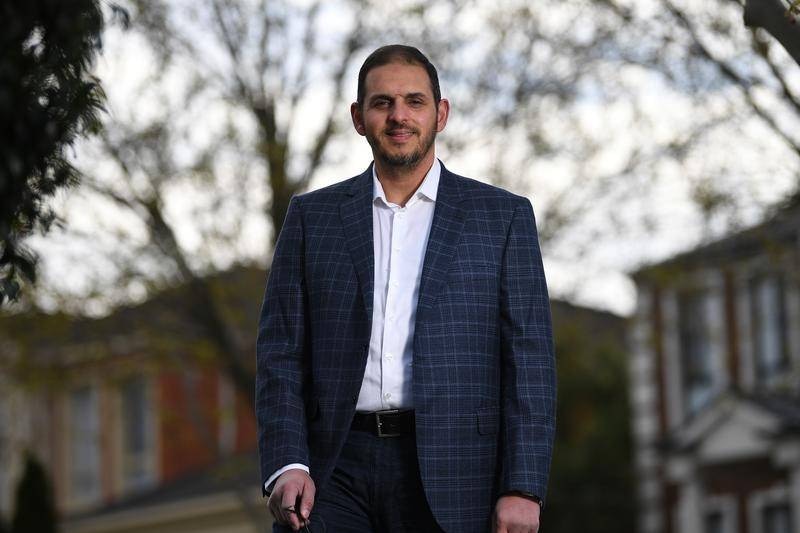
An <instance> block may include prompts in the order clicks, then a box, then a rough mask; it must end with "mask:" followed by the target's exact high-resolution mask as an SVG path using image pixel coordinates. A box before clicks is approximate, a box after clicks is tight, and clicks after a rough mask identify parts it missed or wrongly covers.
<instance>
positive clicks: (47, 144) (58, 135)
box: [0, 0, 103, 305]
mask: <svg viewBox="0 0 800 533" xmlns="http://www.w3.org/2000/svg"><path fill="white" fill-rule="evenodd" d="M0 20H3V31H2V32H0V50H2V52H1V53H0V124H2V125H3V126H2V128H1V129H0V131H2V134H0V135H2V137H0V305H2V304H3V302H4V301H5V300H6V299H15V298H16V296H17V293H18V291H19V287H20V282H22V281H29V282H33V281H34V280H35V278H36V256H35V254H34V253H33V252H32V251H31V250H30V249H29V248H28V247H27V246H25V245H24V244H23V243H22V240H23V239H24V238H25V237H26V236H28V235H30V234H31V233H32V232H33V231H34V230H36V229H40V230H42V231H47V230H48V228H49V227H50V225H51V224H52V222H53V220H54V219H55V216H54V213H53V211H52V210H51V209H50V208H48V207H47V206H46V204H45V202H46V201H47V200H48V199H50V198H51V197H52V196H53V195H54V194H55V193H56V192H57V191H58V190H59V189H61V188H64V187H66V186H69V185H71V184H74V183H75V182H77V179H78V173H77V172H76V170H75V168H74V167H73V166H72V164H70V162H69V161H68V158H67V150H68V148H69V147H71V146H72V145H73V144H74V143H75V141H76V140H77V139H78V138H79V137H80V136H81V135H85V134H87V133H91V132H93V131H96V130H97V129H98V128H99V125H100V122H99V120H98V112H99V111H100V110H101V109H102V100H103V93H102V90H101V88H100V85H99V84H98V82H97V79H96V78H94V77H93V76H91V75H90V72H89V69H90V66H91V63H92V61H93V59H94V57H95V55H96V53H97V51H98V50H99V48H100V34H101V31H102V29H103V16H102V12H101V10H100V7H99V5H98V2H97V0H77V1H74V2H69V3H66V2H62V1H59V0H34V1H30V0H12V1H9V2H3V3H2V5H0Z"/></svg>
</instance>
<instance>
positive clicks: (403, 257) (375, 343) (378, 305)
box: [266, 159, 442, 489]
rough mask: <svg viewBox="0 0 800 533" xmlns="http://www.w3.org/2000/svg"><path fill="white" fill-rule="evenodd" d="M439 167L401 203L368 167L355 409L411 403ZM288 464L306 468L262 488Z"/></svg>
mask: <svg viewBox="0 0 800 533" xmlns="http://www.w3.org/2000/svg"><path fill="white" fill-rule="evenodd" d="M441 171H442V166H441V164H440V163H439V160H438V159H434V161H433V165H432V166H431V168H430V170H428V173H427V174H426V175H425V178H424V179H423V180H422V183H421V184H420V186H419V187H418V188H417V190H416V191H415V192H414V194H413V195H412V196H411V198H410V199H409V200H408V202H406V205H405V206H400V205H398V204H394V203H391V202H389V201H388V200H386V195H385V194H384V192H383V186H381V182H380V181H379V180H378V175H377V174H376V172H375V166H374V165H373V167H372V182H373V193H372V246H373V254H374V261H375V262H374V267H375V277H374V285H373V294H372V332H371V334H370V340H369V354H368V355H367V367H366V369H365V371H364V380H363V381H362V383H361V392H360V393H359V395H358V403H357V404H356V410H357V411H380V410H382V409H398V408H408V407H413V398H412V390H411V386H412V376H411V371H412V364H411V363H412V359H413V349H414V321H415V320H416V316H417V300H418V299H419V286H420V280H421V279H422V264H423V261H424V259H425V250H426V249H427V247H428V236H429V235H430V230H431V223H432V222H433V210H434V207H435V206H436V193H437V191H438V189H439V176H440V174H441ZM292 468H299V469H301V470H304V471H306V472H308V471H309V470H308V466H307V465H303V464H299V463H293V464H289V465H286V466H285V467H283V468H281V469H280V470H278V471H277V472H275V473H274V474H273V475H272V476H270V478H269V479H268V480H267V482H266V488H267V489H268V487H269V486H270V485H271V484H272V483H273V481H275V480H276V479H277V478H278V476H280V475H281V474H282V473H284V472H285V471H287V470H290V469H292Z"/></svg>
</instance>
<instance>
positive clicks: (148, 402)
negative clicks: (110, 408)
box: [117, 376, 158, 493]
mask: <svg viewBox="0 0 800 533" xmlns="http://www.w3.org/2000/svg"><path fill="white" fill-rule="evenodd" d="M136 380H139V381H141V383H142V386H143V389H144V390H143V398H142V399H143V401H144V406H143V409H144V420H143V424H144V427H143V428H142V430H143V432H144V450H143V451H142V452H141V454H142V456H141V457H140V460H141V461H142V471H141V473H140V474H139V475H138V476H137V477H131V475H130V473H129V472H127V471H126V461H128V456H127V455H128V454H127V450H126V442H125V441H126V435H125V432H126V428H127V425H126V420H125V416H126V412H125V397H124V395H125V386H126V385H128V384H130V383H131V382H132V381H136ZM117 395H118V401H117V405H118V413H119V416H118V417H117V419H118V420H119V423H118V424H117V428H118V443H119V444H118V450H119V451H118V458H119V463H118V464H119V476H120V480H121V482H122V490H123V492H124V493H130V492H136V491H140V490H143V489H146V488H148V487H151V486H153V484H155V482H156V480H157V475H156V465H157V462H158V461H157V458H158V449H157V427H158V426H157V424H158V422H157V413H156V409H155V405H156V404H155V402H154V401H153V400H154V391H153V384H152V380H151V379H149V378H147V377H145V376H131V377H130V378H128V379H125V380H123V381H122V382H121V383H120V385H119V387H118V391H117Z"/></svg>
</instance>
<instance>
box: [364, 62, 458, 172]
mask: <svg viewBox="0 0 800 533" xmlns="http://www.w3.org/2000/svg"><path fill="white" fill-rule="evenodd" d="M364 88H365V91H364V93H365V94H364V101H363V102H362V104H361V105H359V104H358V103H354V104H352V106H351V108H350V111H351V114H352V117H353V125H354V126H355V128H356V131H358V133H359V134H361V135H364V136H366V138H367V142H369V145H370V146H371V147H372V153H373V156H374V157H375V160H376V161H380V162H382V163H383V164H386V165H388V166H392V167H405V168H409V169H410V168H415V167H416V166H417V165H418V164H419V163H420V162H421V161H423V160H427V159H429V158H430V159H431V160H432V158H433V142H434V140H435V139H436V133H437V132H440V131H442V130H443V129H444V126H445V124H446V123H447V115H448V111H449V103H448V102H447V100H440V102H439V106H438V109H437V106H436V103H435V102H434V99H433V91H432V89H431V84H430V80H429V78H428V73H427V72H426V71H425V69H424V68H423V67H421V66H419V65H410V64H407V63H390V64H388V65H382V66H380V67H376V68H374V69H372V70H370V71H369V72H368V73H367V77H366V79H365V80H364Z"/></svg>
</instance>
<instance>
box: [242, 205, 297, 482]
mask: <svg viewBox="0 0 800 533" xmlns="http://www.w3.org/2000/svg"><path fill="white" fill-rule="evenodd" d="M303 265H304V235H303V216H302V211H301V201H300V198H299V197H294V198H292V201H291V202H290V204H289V208H288V210H287V213H286V220H285V221H284V223H283V229H282V230H281V233H280V236H279V238H278V242H277V244H276V246H275V253H274V255H273V259H272V267H271V268H270V273H269V280H268V281H267V288H266V292H265V294H264V302H263V305H262V307H261V316H260V319H259V323H258V338H257V342H256V391H255V399H256V406H255V407H256V419H257V422H258V447H259V454H260V460H261V484H262V486H263V485H264V483H265V481H266V480H267V479H268V478H269V476H271V475H272V474H273V473H274V472H275V471H277V470H278V469H280V468H282V467H284V466H285V465H287V464H290V463H300V464H304V465H308V464H309V458H308V441H307V427H306V416H305V404H304V401H303V398H304V395H303V384H304V374H305V370H304V369H305V365H306V363H305V352H306V340H305V339H306V333H307V331H306V330H307V326H306V321H307V315H306V305H307V303H306V288H305V281H304V267H303Z"/></svg>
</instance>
